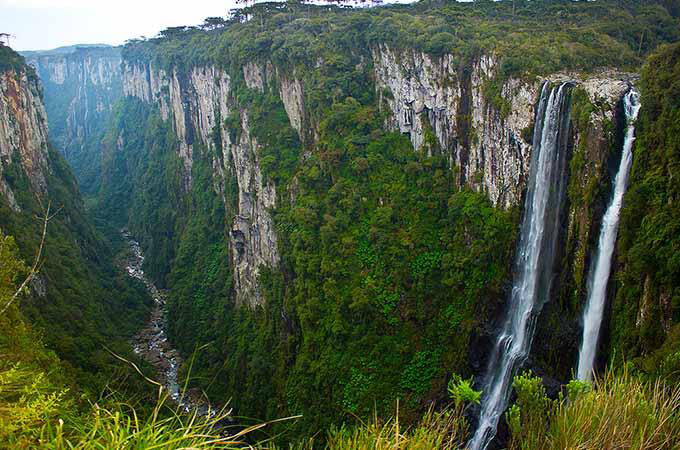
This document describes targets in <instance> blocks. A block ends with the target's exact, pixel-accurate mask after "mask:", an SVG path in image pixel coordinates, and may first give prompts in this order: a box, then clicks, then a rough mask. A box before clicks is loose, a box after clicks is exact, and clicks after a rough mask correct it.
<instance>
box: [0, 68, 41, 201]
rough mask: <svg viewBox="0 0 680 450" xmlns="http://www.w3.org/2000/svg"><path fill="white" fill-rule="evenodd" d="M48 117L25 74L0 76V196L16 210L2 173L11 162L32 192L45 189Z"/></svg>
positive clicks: (13, 199)
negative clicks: (21, 172) (24, 175)
mask: <svg viewBox="0 0 680 450" xmlns="http://www.w3.org/2000/svg"><path fill="white" fill-rule="evenodd" d="M47 158H48V157H47V117H46V115H45V108H44V107H43V103H42V99H41V97H40V88H39V86H38V83H37V82H36V81H34V80H32V79H29V77H28V75H27V73H26V72H25V71H21V72H16V71H14V70H10V71H5V72H1V73H0V192H2V194H3V195H4V196H5V198H6V199H7V201H8V203H9V204H10V206H11V207H12V208H13V209H14V210H15V211H18V210H19V205H18V204H17V202H16V200H15V196H14V193H13V192H12V190H11V188H10V186H9V184H8V183H7V181H6V180H5V177H4V172H5V171H6V169H7V167H8V166H9V164H11V163H12V162H16V163H19V164H20V165H21V167H22V168H23V170H24V172H25V173H26V176H27V177H28V180H29V182H30V183H31V188H32V189H33V191H34V192H36V193H38V194H42V193H44V192H45V189H46V186H47V185H46V178H45V177H46V173H47V172H48V171H49V166H48V161H47Z"/></svg>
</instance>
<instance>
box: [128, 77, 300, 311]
mask: <svg viewBox="0 0 680 450" xmlns="http://www.w3.org/2000/svg"><path fill="white" fill-rule="evenodd" d="M243 75H244V78H245V82H246V83H247V85H248V86H251V87H252V88H254V89H264V81H263V75H264V72H263V69H261V68H260V67H258V66H255V65H252V66H246V67H244V69H243ZM124 92H125V95H128V96H133V97H137V98H139V99H140V100H142V101H145V102H153V103H156V104H157V105H158V107H159V108H160V111H161V116H162V118H163V119H164V120H171V121H172V123H173V125H174V130H175V133H176V135H177V138H178V140H179V148H178V153H179V157H180V158H181V160H182V163H183V168H184V172H183V180H184V183H183V184H184V187H185V190H189V189H191V187H192V179H191V168H192V166H193V146H194V143H195V141H200V142H201V143H203V144H205V145H207V146H208V147H209V148H210V149H211V150H213V151H216V152H217V154H219V155H221V157H220V158H216V159H215V160H214V161H213V168H214V171H215V173H214V178H213V180H214V188H215V190H216V191H218V192H220V193H221V194H222V195H223V196H224V185H225V183H229V182H230V180H231V179H232V178H235V180H236V185H237V193H236V196H237V200H236V206H235V210H233V211H228V214H229V215H230V217H227V220H228V222H230V223H231V230H230V232H229V246H230V250H231V251H230V253H231V258H232V264H231V266H232V270H233V280H234V288H235V292H236V301H237V303H238V304H247V305H250V306H255V305H259V304H262V295H261V293H260V290H259V288H258V276H259V271H260V266H265V267H269V268H274V267H276V266H277V265H278V263H279V252H278V248H277V240H276V235H275V232H274V225H273V221H272V218H271V214H270V210H271V209H273V208H274V207H275V206H276V187H275V186H274V184H273V183H272V182H271V181H265V180H264V178H263V176H262V171H261V169H260V164H259V157H258V152H259V147H260V146H259V144H258V142H257V140H256V139H255V138H254V137H253V136H252V135H251V130H250V128H251V127H250V123H249V116H248V111H246V110H241V109H240V107H239V106H238V104H237V103H236V102H235V101H234V100H233V98H232V96H233V93H232V92H231V80H230V77H229V75H227V74H226V73H225V72H224V71H221V70H218V69H216V68H214V67H197V68H193V69H192V70H191V71H190V72H189V73H178V72H177V71H174V72H173V73H172V74H171V75H169V74H167V73H166V72H165V71H163V70H156V69H155V68H154V67H153V66H140V65H129V64H126V65H125V67H124ZM234 113H236V114H238V115H239V117H240V130H239V133H234V132H233V131H234V130H230V129H228V128H227V125H226V121H225V120H224V119H225V118H227V117H229V116H230V115H231V114H234ZM298 117H299V116H298ZM234 137H235V139H234ZM223 198H224V197H223ZM224 200H225V203H226V202H227V199H226V198H225V199H224Z"/></svg>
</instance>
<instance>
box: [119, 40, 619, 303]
mask: <svg viewBox="0 0 680 450" xmlns="http://www.w3.org/2000/svg"><path fill="white" fill-rule="evenodd" d="M371 54H372V58H373V67H374V69H373V70H374V77H375V82H376V90H377V92H378V95H379V97H380V104H381V105H383V107H385V108H387V110H388V111H389V112H390V114H389V115H388V119H387V122H386V126H387V127H388V128H389V129H395V130H399V131H400V132H402V133H406V134H408V135H409V137H410V139H411V142H412V144H413V147H414V150H415V151H422V152H427V153H428V154H432V153H433V152H441V153H442V154H444V155H445V156H446V157H447V159H448V161H449V165H450V168H451V170H454V171H455V172H456V173H457V178H458V182H459V183H460V184H461V185H467V186H470V187H472V188H473V189H475V190H477V191H481V192H485V193H486V194H487V195H488V197H489V199H490V200H491V201H492V203H494V204H496V205H499V206H502V207H510V206H513V205H519V204H520V202H521V201H522V195H523V192H524V188H525V182H526V177H527V176H528V170H529V162H530V158H531V150H532V143H531V141H530V140H531V136H532V129H533V128H532V127H533V121H534V114H535V112H534V109H535V102H536V99H537V97H538V94H539V90H540V88H541V85H542V84H543V83H544V82H554V83H558V82H562V81H567V80H571V81H573V83H574V84H575V85H576V86H578V87H580V88H583V90H584V92H586V93H587V97H588V98H587V100H588V101H589V103H591V104H596V105H598V107H597V108H595V109H593V110H592V111H590V112H589V115H588V117H587V118H586V121H585V122H584V123H583V124H581V126H575V127H574V132H573V138H572V139H573V140H574V142H575V146H576V148H583V149H584V150H583V151H584V152H587V153H588V154H587V155H584V156H583V157H584V158H585V160H586V163H585V166H584V167H582V168H579V170H585V171H586V173H585V174H581V173H579V174H576V177H577V179H578V180H579V182H581V183H585V182H587V183H599V182H601V181H603V175H604V173H605V171H606V163H607V161H608V157H609V143H610V141H611V139H612V138H611V136H607V135H606V133H611V132H613V131H612V130H605V129H604V125H603V124H604V123H605V122H612V121H615V120H616V118H615V117H614V114H615V113H616V105H617V103H618V102H619V100H620V98H621V96H622V95H623V94H624V93H625V92H626V91H627V90H628V89H629V88H630V86H631V81H630V80H631V78H630V76H629V75H627V74H618V73H608V74H604V75H602V76H596V77H588V78H585V79H580V78H579V76H578V75H576V74H555V75H552V76H549V77H545V78H535V79H531V80H523V79H517V78H508V79H507V80H504V81H503V82H502V83H500V95H501V97H502V98H503V99H504V101H505V102H507V103H506V105H505V106H504V108H505V110H502V108H499V105H497V104H494V103H493V102H492V101H491V100H490V99H489V98H488V97H489V90H490V87H489V86H490V85H491V84H492V83H494V82H496V79H497V77H498V67H497V60H496V58H495V57H494V56H492V55H491V56H489V55H486V56H480V57H479V58H477V59H476V60H474V61H473V62H472V64H471V65H470V67H471V69H465V70H463V69H461V68H460V67H459V65H457V64H456V62H455V61H454V59H453V57H451V56H444V57H441V58H434V57H431V56H429V55H427V54H424V53H421V52H416V51H406V52H396V51H393V50H392V49H390V48H389V47H387V46H384V45H383V46H379V47H376V48H374V49H373V51H372V52H371ZM122 70H123V91H124V94H125V95H126V96H133V97H137V98H139V99H140V100H142V101H144V102H147V103H152V104H156V105H157V106H158V108H159V109H160V112H161V115H162V118H163V119H164V120H170V121H171V123H172V124H173V128H174V130H175V133H176V135H177V138H178V140H179V148H178V155H179V157H180V158H181V160H182V163H183V167H184V171H183V184H184V187H185V190H186V191H188V190H190V189H191V186H192V179H191V168H192V165H193V156H192V153H193V146H194V144H195V141H197V140H198V141H200V142H201V143H204V144H205V145H207V146H209V147H210V148H211V149H213V150H215V151H217V152H218V154H220V155H221V157H219V158H215V160H214V161H213V168H214V175H215V176H214V184H215V190H216V191H218V192H220V193H221V194H222V195H223V196H224V186H225V184H227V183H229V180H230V177H235V179H236V184H237V186H238V192H237V201H236V209H235V210H234V211H231V212H230V213H228V214H230V215H231V217H228V218H227V220H228V221H229V222H231V223H232V226H231V230H230V232H229V243H230V249H231V255H232V270H233V277H234V284H235V290H236V299H237V302H238V303H239V304H249V305H256V304H261V303H262V298H261V294H260V292H259V289H258V287H257V278H258V274H259V267H260V266H265V267H270V268H273V267H277V265H278V263H279V259H280V256H279V251H278V246H277V238H276V233H275V231H274V226H273V221H272V218H271V213H270V211H271V210H272V209H273V208H275V207H276V202H277V195H276V193H277V186H275V185H274V184H273V182H271V181H269V180H265V179H264V178H263V175H262V170H261V167H260V162H259V157H258V154H259V153H260V150H261V145H260V144H258V142H257V140H256V139H255V138H254V137H253V136H252V133H251V124H250V123H249V113H248V111H247V110H246V109H244V108H243V107H242V106H241V105H239V104H238V103H237V101H236V100H235V96H234V92H233V86H232V85H233V82H232V80H231V77H230V75H229V74H227V73H226V72H225V71H223V70H220V69H217V68H215V67H212V66H203V67H194V68H192V69H191V70H190V71H188V72H178V71H177V70H173V72H172V73H171V74H169V73H166V71H164V70H161V69H157V68H155V67H154V66H153V65H146V64H138V63H127V62H126V63H124V64H123V69H122ZM239 76H242V77H243V80H244V81H245V85H246V86H247V87H248V88H249V89H253V90H257V91H260V92H263V91H264V89H265V88H266V87H269V86H271V87H273V89H275V90H277V91H278V95H279V97H280V99H281V101H282V103H283V105H284V108H285V111H286V114H287V116H288V119H289V122H290V125H291V126H292V127H293V128H294V129H295V130H296V131H297V133H298V135H299V137H300V140H301V142H303V144H305V145H306V146H307V147H313V146H314V142H315V140H316V139H318V131H317V128H318V124H313V123H310V122H309V120H308V119H307V117H306V107H305V97H304V91H305V88H304V82H303V81H302V79H300V78H298V77H295V76H289V75H288V76H286V75H283V74H282V72H281V71H280V70H278V69H277V68H276V67H275V66H274V65H273V64H272V63H265V64H256V63H252V62H251V63H248V64H245V65H244V66H243V67H242V73H241V74H239ZM619 112H620V111H619ZM234 114H237V115H238V117H239V118H240V119H239V126H240V129H239V130H237V131H238V132H237V133H234V131H235V130H233V129H230V128H229V126H228V125H227V121H226V118H228V117H230V116H231V115H234ZM230 126H231V127H232V128H233V127H234V125H233V124H232V125H230ZM582 141H583V142H585V144H584V145H581V142H582ZM278 188H279V190H281V188H284V189H285V187H281V186H279V187H278ZM282 198H291V197H290V196H284V197H282ZM282 201H286V200H282ZM227 202H228V201H227V199H226V198H225V203H227ZM581 206H583V205H581ZM592 213H593V211H591V210H590V209H588V208H585V209H583V208H581V209H579V210H576V209H573V210H572V211H571V212H570V214H569V217H570V224H569V225H568V227H567V228H568V229H569V238H568V239H569V242H570V245H572V246H575V247H576V250H574V251H575V252H577V253H578V254H577V255H576V256H575V258H576V259H578V260H579V263H580V264H579V265H578V270H583V271H585V270H586V269H587V264H586V262H587V261H586V256H587V255H586V248H587V247H588V245H589V243H590V240H591V237H590V234H591V231H592V230H591V228H592V226H593V224H594V223H595V224H596V223H597V220H595V222H593V220H592V219H593V217H592ZM577 224H578V225H577ZM577 278H578V280H577V282H578V283H579V284H582V282H583V281H582V279H581V278H582V277H581V275H579V276H578V277H577Z"/></svg>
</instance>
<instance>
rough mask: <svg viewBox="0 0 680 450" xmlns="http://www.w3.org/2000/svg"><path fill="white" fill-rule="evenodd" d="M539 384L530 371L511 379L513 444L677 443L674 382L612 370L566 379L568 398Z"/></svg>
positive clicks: (679, 414)
mask: <svg viewBox="0 0 680 450" xmlns="http://www.w3.org/2000/svg"><path fill="white" fill-rule="evenodd" d="M518 380H520V381H521V382H520V383H518V382H517V381H518ZM532 384H533V386H532ZM539 384H540V379H539V378H536V377H533V378H532V377H531V375H529V376H527V375H524V376H521V377H517V378H516V379H515V384H514V387H515V390H516V391H517V393H518V401H517V404H516V405H514V406H513V407H512V408H510V410H509V412H508V414H507V417H508V421H509V424H510V428H511V430H512V440H511V442H510V448H512V449H583V450H590V449H592V450H595V449H639V450H643V449H644V450H647V449H680V386H678V385H667V384H665V383H664V381H663V380H660V379H659V380H655V381H645V380H642V379H640V378H637V377H635V376H633V375H631V373H630V372H629V371H627V370H624V371H623V372H622V373H619V374H614V373H613V372H612V371H610V372H607V373H606V374H604V375H603V376H602V378H600V379H597V380H596V381H595V383H594V384H593V385H590V384H587V383H582V382H572V383H570V384H569V385H568V390H569V396H568V398H566V399H562V400H555V401H553V400H549V399H547V398H546V397H545V395H544V392H545V391H541V387H540V386H539Z"/></svg>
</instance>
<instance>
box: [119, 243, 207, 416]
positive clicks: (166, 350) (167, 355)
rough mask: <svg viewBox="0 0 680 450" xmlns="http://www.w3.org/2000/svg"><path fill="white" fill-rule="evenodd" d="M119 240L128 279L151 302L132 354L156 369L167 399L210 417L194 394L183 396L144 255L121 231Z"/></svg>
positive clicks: (160, 299)
mask: <svg viewBox="0 0 680 450" xmlns="http://www.w3.org/2000/svg"><path fill="white" fill-rule="evenodd" d="M122 233H123V236H124V237H125V239H126V240H127V242H128V246H129V249H130V251H129V254H128V257H127V258H126V261H125V270H126V271H127V273H128V275H130V276H131V277H133V278H137V279H138V280H140V281H141V282H142V283H144V285H145V286H146V288H147V290H148V291H149V294H150V295H151V297H152V298H153V301H154V305H153V309H152V311H151V316H150V317H149V321H148V322H147V324H146V326H145V327H144V328H142V329H141V330H140V331H139V333H137V334H136V335H135V336H134V337H133V338H132V345H133V348H134V351H135V353H136V354H138V355H139V356H141V357H142V358H143V359H144V360H146V361H147V362H148V363H149V364H151V365H152V366H153V367H155V368H156V370H157V372H158V377H159V378H160V379H159V380H158V381H159V382H160V383H161V384H162V385H163V386H164V387H165V389H167V391H168V393H169V395H170V397H171V398H172V399H173V400H174V401H175V402H177V403H178V404H179V405H180V406H181V407H182V408H184V409H185V410H186V411H191V410H194V409H198V410H199V412H200V413H201V414H209V415H212V413H213V410H212V409H211V408H210V404H209V403H208V402H207V400H206V399H205V398H204V397H203V396H202V395H201V394H200V392H198V391H197V390H194V389H191V390H189V391H187V392H186V393H184V392H183V391H182V386H180V384H179V380H178V370H179V367H180V365H181V364H182V358H181V356H180V355H179V352H178V351H177V350H176V349H174V348H172V345H171V344H170V342H169V341H168V338H167V335H166V332H165V330H166V318H165V304H166V295H167V293H166V292H162V291H161V290H159V289H158V288H157V287H156V286H155V285H154V284H153V283H152V282H151V281H150V280H149V279H148V278H147V277H146V275H145V274H144V270H142V264H143V263H144V255H143V254H142V249H141V247H140V246H139V243H138V242H137V241H135V240H134V239H133V238H132V237H131V236H130V234H129V233H128V232H127V231H126V230H123V232H122Z"/></svg>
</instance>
